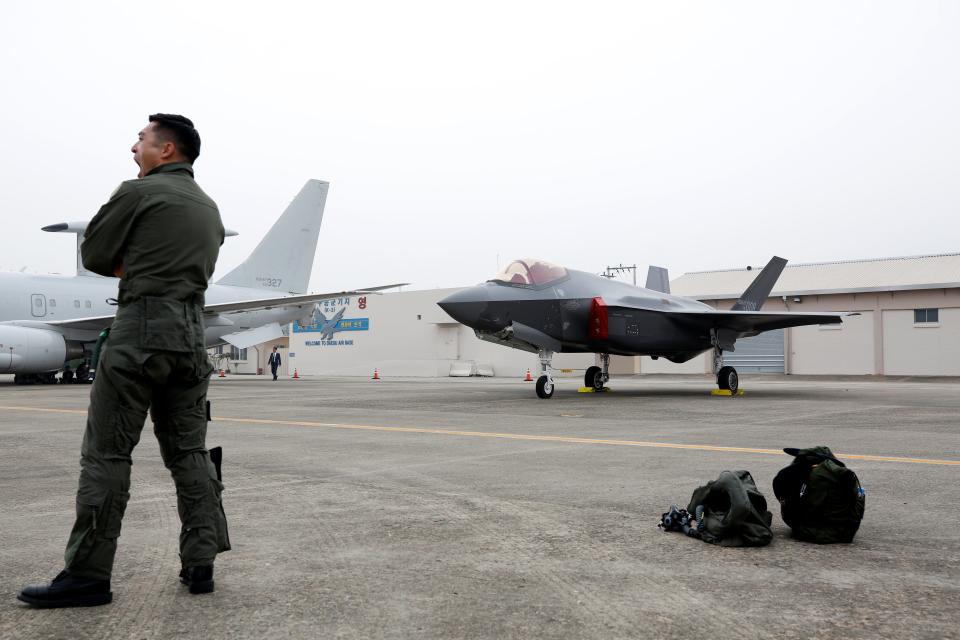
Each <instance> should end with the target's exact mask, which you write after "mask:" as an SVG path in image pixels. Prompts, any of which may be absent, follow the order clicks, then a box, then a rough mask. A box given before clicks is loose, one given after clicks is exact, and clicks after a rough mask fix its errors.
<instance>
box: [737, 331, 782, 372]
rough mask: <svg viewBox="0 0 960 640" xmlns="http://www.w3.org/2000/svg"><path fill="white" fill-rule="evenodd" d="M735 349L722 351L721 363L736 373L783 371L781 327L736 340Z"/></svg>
mask: <svg viewBox="0 0 960 640" xmlns="http://www.w3.org/2000/svg"><path fill="white" fill-rule="evenodd" d="M736 347H737V350H736V351H734V352H732V353H731V352H729V351H727V352H724V354H723V364H725V365H730V366H731V367H734V368H735V369H736V370H737V372H738V373H784V370H785V369H784V358H783V351H784V348H783V347H784V334H783V329H777V330H776V331H767V332H766V333H761V334H760V335H758V336H753V337H752V338H741V339H740V340H737V344H736Z"/></svg>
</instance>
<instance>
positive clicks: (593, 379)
mask: <svg viewBox="0 0 960 640" xmlns="http://www.w3.org/2000/svg"><path fill="white" fill-rule="evenodd" d="M583 386H585V387H592V388H594V389H596V390H597V391H599V390H600V389H603V369H601V368H600V367H589V368H587V372H586V373H585V374H584V375H583Z"/></svg>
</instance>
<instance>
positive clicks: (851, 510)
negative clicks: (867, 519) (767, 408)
mask: <svg viewBox="0 0 960 640" xmlns="http://www.w3.org/2000/svg"><path fill="white" fill-rule="evenodd" d="M783 451H784V453H787V454H788V455H791V456H794V460H793V462H792V463H791V464H790V465H789V466H788V467H785V468H784V469H781V471H780V473H778V474H777V476H776V477H775V478H774V479H773V493H774V495H776V496H777V500H779V501H780V513H781V515H782V516H783V521H784V522H786V523H787V526H789V527H790V531H791V533H792V535H793V537H794V538H797V539H798V540H804V541H806V542H815V543H817V544H831V543H835V542H852V541H853V537H854V536H855V535H856V533H857V529H859V528H860V521H861V520H863V512H864V508H865V507H866V497H865V495H864V492H863V488H862V487H861V486H860V480H859V479H858V478H857V474H855V473H854V472H853V471H851V470H850V469H848V468H847V467H846V465H844V464H843V463H842V462H840V461H839V460H837V458H836V457H835V456H834V455H833V452H832V451H830V448H829V447H812V448H810V449H793V448H786V449H784V450H783Z"/></svg>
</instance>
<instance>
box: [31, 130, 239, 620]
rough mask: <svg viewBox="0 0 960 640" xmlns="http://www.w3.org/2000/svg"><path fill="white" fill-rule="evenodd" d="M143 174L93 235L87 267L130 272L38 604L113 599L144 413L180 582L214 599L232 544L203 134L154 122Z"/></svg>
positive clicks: (35, 595) (142, 149)
mask: <svg viewBox="0 0 960 640" xmlns="http://www.w3.org/2000/svg"><path fill="white" fill-rule="evenodd" d="M132 151H133V159H134V161H135V162H136V163H137V164H138V165H139V166H140V172H139V174H138V175H137V179H136V180H128V181H126V182H124V183H122V184H121V185H120V187H119V188H117V190H116V191H115V192H114V193H113V195H112V196H111V198H110V201H109V202H107V204H105V205H104V206H103V207H101V209H100V211H99V212H98V213H97V215H96V216H95V217H94V218H93V220H91V221H90V224H89V225H88V226H87V230H86V233H85V234H84V241H83V244H82V245H81V253H82V257H83V264H84V266H85V267H86V268H87V269H89V270H90V271H93V272H95V273H98V274H100V275H104V276H111V275H115V276H117V277H119V278H120V291H119V295H118V303H119V306H118V309H117V314H116V317H115V318H114V321H113V326H112V327H111V330H110V336H109V338H108V339H107V341H106V344H105V345H104V351H103V354H102V356H101V358H100V362H99V366H98V367H97V377H96V380H95V381H94V384H93V388H92V390H91V392H90V409H89V411H88V414H87V427H86V431H85V432H84V435H83V444H82V446H81V449H80V486H79V489H78V491H77V518H76V522H75V523H74V525H73V531H72V532H71V533H70V540H69V542H68V543H67V549H66V554H65V565H66V567H65V569H64V570H63V571H61V572H60V574H59V575H58V576H57V577H56V578H54V579H53V581H52V582H51V583H50V584H49V585H42V586H33V587H26V588H25V589H24V590H23V591H21V592H20V595H19V599H20V600H22V601H24V602H27V603H29V604H31V605H33V606H37V607H72V606H92V605H100V604H106V603H108V602H110V601H111V600H112V599H113V594H112V592H111V591H110V574H111V571H112V569H113V560H114V555H115V554H116V550H117V538H118V537H119V536H120V523H121V520H122V519H123V513H124V510H125V509H126V506H127V500H129V498H130V465H131V457H130V455H131V453H132V452H133V448H134V447H135V446H136V444H137V442H138V441H139V440H140V432H141V431H142V429H143V424H144V420H145V419H146V416H147V410H148V409H149V410H150V416H151V418H152V420H153V424H154V433H155V434H156V437H157V440H158V441H159V443H160V453H161V456H162V457H163V462H164V464H165V465H166V467H167V468H168V469H169V470H170V473H171V474H172V475H173V480H174V482H175V484H176V488H177V508H178V511H179V513H180V521H181V523H182V528H181V532H180V560H181V564H182V571H181V573H180V579H181V581H182V582H183V583H184V584H186V585H188V586H189V588H190V592H191V593H206V592H210V591H213V562H214V559H215V558H216V556H217V553H219V552H221V551H226V550H228V549H229V548H230V541H229V538H228V536H227V522H226V518H225V517H224V513H223V507H222V504H221V501H220V493H221V491H222V490H223V485H222V484H220V481H219V480H218V474H217V470H216V468H215V467H214V464H213V463H212V462H211V459H210V454H209V453H208V451H207V449H206V443H205V441H206V435H207V409H206V399H207V384H208V377H209V375H210V373H211V371H212V368H211V366H210V364H209V362H208V360H207V354H206V351H205V348H204V347H205V342H204V336H203V332H204V325H203V304H204V297H203V296H204V292H205V291H206V289H207V282H208V280H209V279H210V276H211V275H212V274H213V268H214V265H215V264H216V261H217V254H218V253H219V251H220V245H221V244H222V243H223V234H224V230H223V224H222V222H221V221H220V213H219V211H218V210H217V205H216V203H214V202H213V200H211V199H210V198H209V197H208V196H207V195H206V194H205V193H204V192H203V191H202V190H201V189H200V187H199V186H197V183H196V182H194V180H193V162H194V161H195V160H196V159H197V156H198V155H200V136H199V134H198V133H197V130H196V129H194V127H193V122H191V121H190V120H188V119H187V118H184V117H183V116H179V115H169V114H162V113H158V114H154V115H152V116H150V118H149V124H147V126H146V127H144V129H143V130H142V131H140V134H139V139H138V141H137V143H136V144H134V145H133V148H132Z"/></svg>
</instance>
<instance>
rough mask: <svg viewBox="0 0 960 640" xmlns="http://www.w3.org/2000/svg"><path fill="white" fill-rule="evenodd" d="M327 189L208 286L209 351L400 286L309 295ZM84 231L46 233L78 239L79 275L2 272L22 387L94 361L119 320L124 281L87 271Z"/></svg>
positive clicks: (0, 344) (70, 227) (2, 369)
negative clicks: (333, 302) (75, 363)
mask: <svg viewBox="0 0 960 640" xmlns="http://www.w3.org/2000/svg"><path fill="white" fill-rule="evenodd" d="M328 188H329V183H328V182H323V181H321V180H308V181H307V183H306V184H305V185H304V187H303V189H301V190H300V193H299V194H298V195H297V197H296V198H294V199H293V201H292V202H291V203H290V205H289V206H288V207H287V209H286V210H285V211H284V212H283V215H281V216H280V218H279V219H278V220H277V222H276V223H275V224H274V225H273V227H271V228H270V230H269V231H268V232H267V235H266V236H265V237H264V238H263V240H261V241H260V244H258V245H257V247H256V249H254V250H253V252H252V253H251V254H250V256H249V257H248V258H247V259H246V260H245V261H244V262H242V263H241V264H240V265H239V266H237V267H236V268H235V269H233V270H232V271H230V272H229V273H227V274H226V275H225V276H223V277H222V278H220V279H219V280H218V281H217V282H216V283H212V284H211V285H210V287H209V288H208V289H207V293H206V306H205V308H204V321H205V324H206V333H205V337H206V342H207V345H208V346H215V345H217V344H223V343H225V342H226V343H230V344H232V345H235V346H236V347H239V348H246V347H249V346H252V345H255V344H260V343H261V342H266V341H268V340H272V339H274V338H277V337H279V336H281V335H283V330H282V327H283V325H286V324H289V323H291V322H293V321H295V320H300V319H307V318H310V317H311V315H312V313H313V311H314V309H315V308H316V305H317V303H318V302H320V301H322V300H325V299H329V298H335V297H341V296H344V295H354V294H360V293H368V292H372V291H377V290H380V289H387V288H391V287H394V286H398V285H388V286H385V287H372V288H370V289H363V290H358V291H338V292H332V293H317V294H306V293H305V292H306V291H307V285H308V283H309V280H310V272H311V270H312V269H313V260H314V255H315V254H316V250H317V238H318V235H319V233H320V222H321V221H322V219H323V209H324V205H325V203H326V199H327V190H328ZM85 228H86V223H85V222H83V223H77V222H72V223H61V224H55V225H50V226H47V227H44V231H51V232H64V233H75V234H77V275H75V276H60V275H33V274H24V273H0V373H13V374H15V380H16V381H17V382H53V381H55V374H56V372H57V371H59V370H60V369H63V368H64V364H65V363H66V362H69V361H72V360H77V359H83V358H85V357H87V356H88V355H89V354H90V351H91V349H92V347H93V345H94V344H95V343H96V340H97V337H98V336H99V334H100V332H101V331H102V330H103V329H105V328H106V327H109V326H110V323H111V322H112V320H113V316H114V313H115V311H116V307H115V306H114V305H115V304H116V301H115V299H116V297H117V286H118V284H119V280H118V279H117V278H105V277H102V276H99V275H96V274H93V273H91V272H89V271H87V270H86V269H84V268H83V264H82V262H81V260H80V244H81V242H82V241H83V230H84V229H85ZM229 235H235V234H233V233H230V234H229Z"/></svg>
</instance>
